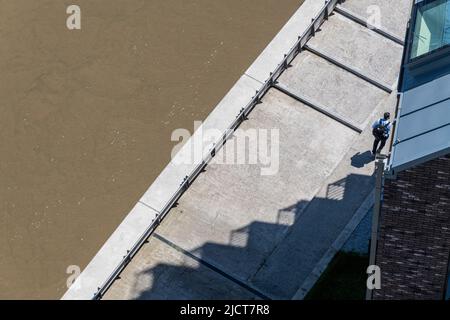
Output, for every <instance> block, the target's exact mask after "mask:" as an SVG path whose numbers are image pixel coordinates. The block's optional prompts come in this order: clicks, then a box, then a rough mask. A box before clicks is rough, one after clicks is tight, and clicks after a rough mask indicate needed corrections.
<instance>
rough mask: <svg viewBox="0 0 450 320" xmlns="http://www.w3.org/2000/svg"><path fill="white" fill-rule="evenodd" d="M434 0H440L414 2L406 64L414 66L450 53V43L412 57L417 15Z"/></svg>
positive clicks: (449, 1)
mask: <svg viewBox="0 0 450 320" xmlns="http://www.w3.org/2000/svg"><path fill="white" fill-rule="evenodd" d="M434 1H439V0H422V1H420V2H418V3H415V4H414V8H413V13H412V17H411V20H410V21H411V25H410V32H409V35H408V45H407V59H406V64H407V65H408V66H410V67H414V66H415V65H417V64H422V62H425V61H432V60H434V59H435V58H438V57H439V56H441V55H446V54H447V53H450V44H446V45H443V46H441V47H439V48H437V49H434V50H431V51H429V52H427V53H424V54H422V55H420V56H417V57H414V58H411V54H412V49H413V41H414V34H415V30H416V24H417V16H418V13H419V9H420V8H421V7H422V6H424V5H426V4H430V3H433V2H434ZM446 1H447V3H449V4H450V0H446Z"/></svg>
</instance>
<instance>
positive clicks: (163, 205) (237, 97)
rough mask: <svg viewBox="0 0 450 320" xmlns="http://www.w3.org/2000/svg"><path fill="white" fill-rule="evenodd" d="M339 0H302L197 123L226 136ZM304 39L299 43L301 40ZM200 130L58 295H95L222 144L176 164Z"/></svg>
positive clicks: (68, 296) (124, 263) (134, 250)
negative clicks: (212, 108)
mask: <svg viewBox="0 0 450 320" xmlns="http://www.w3.org/2000/svg"><path fill="white" fill-rule="evenodd" d="M337 2H338V0H327V1H317V0H306V1H305V2H304V3H303V4H302V5H301V7H300V8H299V9H298V10H297V11H296V12H295V13H294V15H293V16H292V17H291V19H290V20H289V21H288V22H287V23H286V25H285V26H284V27H283V28H282V30H281V31H280V32H279V33H278V34H277V35H276V36H275V38H274V39H273V40H272V42H271V43H270V44H269V45H268V46H267V47H266V49H265V50H264V51H263V53H262V54H261V55H260V56H259V57H258V58H257V59H256V61H255V62H254V63H253V64H252V65H251V67H250V68H249V69H248V70H247V72H246V73H245V74H244V75H243V76H242V77H241V78H240V79H239V80H238V81H237V83H236V84H235V85H234V86H233V88H232V89H231V90H230V91H229V92H228V94H227V95H226V96H225V97H224V98H223V100H222V101H221V102H220V103H219V104H218V105H217V106H216V108H215V109H214V110H213V111H212V113H211V114H210V115H209V116H208V117H207V118H206V120H205V121H204V122H203V124H202V127H201V128H202V129H203V130H209V129H214V130H220V132H224V140H226V139H227V138H228V136H229V129H230V128H234V127H236V126H238V125H239V123H240V122H238V121H237V119H236V118H237V116H236V115H238V116H239V115H245V114H248V113H249V112H250V111H251V109H252V107H253V105H254V101H255V99H259V98H260V97H261V96H262V95H263V94H264V93H265V90H267V88H269V87H270V86H269V85H268V81H269V80H270V79H273V75H272V73H277V72H280V65H281V64H282V63H286V62H287V59H286V54H288V53H289V55H290V56H292V59H293V58H294V56H295V55H294V54H293V51H292V50H293V48H295V47H296V46H298V45H299V40H300V39H301V40H305V42H306V40H307V39H306V38H308V36H309V35H308V34H307V33H308V30H311V27H312V28H313V29H314V30H317V28H318V27H319V25H320V24H321V23H322V19H323V16H320V15H321V13H323V12H324V10H325V8H327V9H330V8H331V9H334V6H335V5H336V3H337ZM303 44H304V43H300V45H303ZM280 61H281V63H280ZM199 131H200V130H197V131H196V132H195V133H194V135H193V137H192V138H191V139H190V140H189V141H188V142H187V143H186V145H185V146H184V147H183V148H182V149H181V150H180V151H179V152H178V153H177V155H176V156H175V157H174V159H173V160H172V161H171V162H170V163H169V164H168V165H167V166H166V168H165V169H164V170H163V171H162V173H161V174H160V175H159V176H158V178H157V179H156V180H155V182H154V183H153V184H152V185H151V186H150V188H149V189H148V190H147V191H146V192H145V194H144V196H143V197H142V198H141V200H140V201H139V202H138V204H136V206H135V207H134V208H133V210H132V211H131V212H130V213H129V214H128V215H127V217H126V218H125V219H124V220H123V222H122V223H121V224H120V225H119V227H118V228H117V229H116V230H115V231H114V233H113V234H112V236H111V237H110V238H109V239H108V240H107V241H106V243H105V244H104V245H103V247H102V248H101V249H100V250H99V252H98V253H97V254H96V255H95V256H94V258H93V259H92V260H91V262H90V263H89V264H88V266H87V267H86V268H85V269H84V271H83V272H82V273H81V274H80V276H79V277H78V278H77V280H76V281H75V283H73V284H72V286H71V287H70V288H69V289H68V290H67V292H66V293H65V294H64V296H63V297H62V299H64V300H75V299H77V300H78V299H79V300H88V299H95V298H99V297H101V295H102V294H103V293H104V292H105V290H106V289H107V288H108V287H109V286H110V285H111V283H112V282H113V281H114V279H115V277H116V276H117V275H118V274H119V273H120V271H121V270H122V269H123V268H124V266H125V265H126V263H127V260H130V259H131V258H132V257H133V256H134V254H136V252H137V251H138V249H139V247H140V244H142V243H143V241H145V239H146V238H147V237H148V236H149V235H150V234H151V232H152V231H153V230H154V229H155V228H156V227H157V225H158V224H159V222H160V221H161V219H162V218H163V217H164V215H165V214H167V212H168V211H169V210H170V208H171V207H172V205H173V204H174V203H175V202H176V200H177V199H178V198H179V196H180V195H181V194H182V192H183V190H185V189H186V188H187V187H188V185H189V183H190V179H191V178H192V177H194V178H195V176H196V175H197V174H198V173H199V172H200V171H201V169H202V168H203V166H204V164H205V163H207V162H208V161H209V160H210V159H211V151H212V150H213V149H217V148H218V147H220V146H218V145H217V146H216V144H209V145H208V146H207V147H206V148H205V149H204V150H202V154H203V155H204V157H203V160H201V159H199V160H198V161H194V163H192V164H189V165H186V164H178V163H180V162H181V163H182V162H183V161H179V160H181V159H184V157H185V156H186V155H190V153H191V150H192V148H191V144H192V143H194V141H201V140H197V139H202V137H201V135H200V134H198V133H199ZM219 142H220V141H219Z"/></svg>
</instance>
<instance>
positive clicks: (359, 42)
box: [104, 0, 411, 299]
mask: <svg viewBox="0 0 450 320" xmlns="http://www.w3.org/2000/svg"><path fill="white" fill-rule="evenodd" d="M399 2H401V3H402V6H404V7H405V8H406V7H407V5H408V4H409V5H411V1H409V0H408V1H403V0H402V1H399ZM374 4H376V5H378V6H379V7H380V10H381V12H382V17H383V20H382V21H386V23H385V24H383V28H384V29H385V30H386V31H389V32H390V33H392V34H395V35H397V36H399V37H401V36H402V35H403V34H404V29H405V27H406V25H405V23H406V22H405V21H406V19H407V17H408V16H409V10H399V9H398V7H397V4H396V5H395V9H392V7H393V6H394V5H393V4H392V3H391V1H385V0H378V1H376V0H371V1H364V0H347V1H345V3H344V4H343V5H342V6H343V8H345V9H346V10H347V11H348V12H351V10H354V11H355V15H360V16H362V15H363V13H364V12H366V10H365V8H367V7H368V6H369V5H374ZM402 6H400V7H401V8H402ZM308 46H309V47H310V48H311V50H309V51H303V52H301V53H300V54H299V55H298V56H297V57H296V59H295V60H294V61H293V63H292V67H291V68H289V69H288V70H287V71H285V72H284V74H283V75H282V76H281V77H280V78H279V81H278V84H277V86H278V87H279V89H276V88H273V89H270V91H269V92H268V93H267V94H266V95H265V97H264V98H263V100H262V104H260V105H258V106H257V107H256V108H255V109H254V110H253V111H252V113H251V114H250V116H249V119H248V121H246V122H244V123H243V124H242V125H241V127H240V129H243V130H248V129H267V130H270V129H278V130H279V134H280V144H279V154H280V158H279V172H278V173H277V174H275V175H270V176H262V175H261V167H262V166H261V165H223V164H220V163H218V159H220V157H221V156H222V155H223V153H224V152H226V147H227V145H230V144H232V143H234V141H235V139H236V138H232V139H231V140H229V141H228V142H227V144H226V145H225V148H224V149H222V150H221V151H220V152H219V154H218V155H216V158H214V160H212V162H211V163H210V164H209V165H208V166H207V167H206V171H205V172H204V173H202V174H201V175H200V176H199V177H198V178H197V179H196V181H195V182H194V183H193V184H192V186H191V187H190V188H189V189H188V191H187V192H186V193H185V194H184V195H183V196H182V198H181V199H180V201H179V203H178V205H177V206H176V207H175V208H173V209H172V210H171V211H170V212H169V214H168V215H167V217H166V218H165V220H163V222H162V224H161V225H160V226H159V227H158V228H157V229H156V231H155V233H154V234H153V235H152V236H151V237H150V238H149V240H148V243H147V244H145V245H144V246H143V247H142V248H141V249H140V251H139V252H138V253H137V254H136V256H135V257H134V258H133V260H132V261H131V262H130V264H129V265H128V266H127V267H126V268H125V269H124V271H123V272H122V274H121V276H120V279H118V280H116V281H115V282H114V283H113V285H112V286H111V288H110V289H109V290H108V291H107V293H106V295H105V296H104V298H105V299H291V298H294V297H295V298H302V297H303V296H304V294H305V293H306V292H307V290H308V289H309V288H310V287H311V285H313V283H314V281H312V282H311V279H312V278H311V274H312V273H313V271H314V270H322V269H324V266H321V264H324V263H326V261H328V260H329V259H328V258H330V259H331V258H332V257H328V258H327V256H326V255H327V254H329V252H330V248H332V247H333V245H334V244H335V242H336V239H338V238H339V237H340V236H341V238H342V235H343V234H349V230H348V228H349V225H355V223H354V222H352V219H353V218H354V216H355V214H356V213H357V212H358V210H359V211H361V210H364V208H363V209H361V206H363V205H364V206H367V203H368V202H367V199H368V196H369V195H370V194H371V192H372V190H373V185H374V180H373V177H372V175H373V162H371V160H372V159H371V158H370V155H369V150H370V148H371V143H372V136H371V130H370V125H371V123H372V122H373V121H374V120H375V119H376V118H378V117H379V116H380V115H381V114H382V113H383V112H385V111H388V110H389V111H391V112H393V111H394V109H395V105H396V93H395V90H393V92H392V93H391V94H390V93H389V92H387V91H390V89H392V88H394V87H395V83H396V79H397V76H398V72H399V69H400V62H401V56H402V50H403V48H402V46H401V45H399V44H398V43H396V42H394V41H392V40H390V39H388V38H386V37H384V36H383V35H381V34H379V33H377V32H375V31H373V30H370V29H368V28H366V27H364V26H362V25H361V24H358V23H357V22H355V21H354V20H352V19H349V18H348V17H346V16H344V15H342V14H339V13H335V14H333V15H331V16H330V18H329V20H328V21H326V22H325V23H324V25H323V26H322V28H321V31H320V32H318V33H317V34H316V36H315V37H314V38H312V39H311V40H310V41H309V43H308ZM316 51H318V52H319V54H317V52H316ZM314 52H316V53H314ZM322 54H323V56H322ZM333 61H334V62H333ZM336 62H337V63H336ZM343 66H345V67H346V68H343ZM358 74H359V75H360V76H358ZM375 84H380V85H375ZM386 87H387V88H386ZM383 88H384V89H383ZM387 89H389V90H387ZM366 210H367V209H366ZM366 212H367V211H366ZM331 252H332V251H331ZM318 276H319V275H316V276H315V278H317V277H318ZM313 279H314V277H313Z"/></svg>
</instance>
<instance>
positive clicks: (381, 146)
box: [372, 137, 387, 153]
mask: <svg viewBox="0 0 450 320" xmlns="http://www.w3.org/2000/svg"><path fill="white" fill-rule="evenodd" d="M386 140H387V138H385V137H375V141H374V142H373V148H372V153H380V152H381V150H382V149H383V148H384V146H385V145H386ZM380 142H381V144H380V147H379V148H378V144H379V143H380ZM377 148H378V150H377Z"/></svg>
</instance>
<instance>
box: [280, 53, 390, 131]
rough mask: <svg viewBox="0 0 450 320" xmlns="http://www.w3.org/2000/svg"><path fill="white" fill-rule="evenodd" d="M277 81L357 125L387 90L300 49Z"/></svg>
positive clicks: (362, 122) (362, 124)
mask: <svg viewBox="0 0 450 320" xmlns="http://www.w3.org/2000/svg"><path fill="white" fill-rule="evenodd" d="M291 64H292V67H291V68H289V69H288V70H287V71H285V72H284V73H283V75H282V76H281V77H280V78H279V82H280V83H281V84H282V85H283V86H284V87H286V88H287V89H288V90H289V91H291V92H293V93H295V94H300V95H303V96H308V97H309V98H312V99H313V100H315V101H317V102H319V103H320V104H321V105H323V106H325V107H327V110H328V111H332V112H335V113H337V114H339V115H340V116H342V117H343V118H345V119H347V120H349V121H350V122H352V123H355V124H357V125H358V126H359V127H364V123H365V121H366V120H367V118H368V117H369V115H370V114H371V113H372V112H373V111H374V109H375V107H376V106H377V105H378V104H379V103H380V102H381V100H382V99H383V98H385V97H386V96H387V93H385V92H384V91H382V90H381V89H379V88H377V87H375V86H373V85H372V84H370V83H368V82H367V81H365V80H363V79H361V78H358V77H357V76H355V75H353V74H351V73H349V72H347V71H345V70H344V69H342V68H339V67H337V66H335V65H333V64H331V63H329V62H328V61H326V60H324V59H322V58H320V57H318V56H316V55H315V54H312V53H310V52H308V51H303V52H301V53H300V54H299V55H298V56H297V57H296V58H295V59H294V61H293V62H292V63H291Z"/></svg>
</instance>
